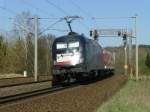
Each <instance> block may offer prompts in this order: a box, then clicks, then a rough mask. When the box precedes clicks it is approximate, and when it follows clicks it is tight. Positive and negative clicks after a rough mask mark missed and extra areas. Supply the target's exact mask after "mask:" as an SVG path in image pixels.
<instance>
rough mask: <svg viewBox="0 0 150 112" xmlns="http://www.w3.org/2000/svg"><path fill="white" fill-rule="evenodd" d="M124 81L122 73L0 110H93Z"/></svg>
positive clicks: (88, 111)
mask: <svg viewBox="0 0 150 112" xmlns="http://www.w3.org/2000/svg"><path fill="white" fill-rule="evenodd" d="M124 82H125V79H124V77H123V76H122V75H114V76H112V77H110V78H108V79H105V80H102V81H98V82H96V83H91V84H87V85H81V86H79V87H75V88H72V89H69V90H65V91H59V92H56V93H53V94H47V95H44V96H40V97H34V98H30V99H28V100H23V101H19V102H16V103H13V104H9V105H5V106H2V107H0V112H93V111H95V109H96V108H97V107H99V106H100V104H101V103H102V102H104V101H105V100H106V99H108V98H109V97H110V96H112V95H113V94H114V93H115V92H116V91H117V90H118V89H119V88H120V87H121V85H122V84H123V83H124Z"/></svg>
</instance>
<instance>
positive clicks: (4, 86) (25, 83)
mask: <svg viewBox="0 0 150 112" xmlns="http://www.w3.org/2000/svg"><path fill="white" fill-rule="evenodd" d="M49 81H52V80H43V81H38V82H24V83H17V84H10V85H2V86H1V85H0V89H2V88H7V87H14V86H22V85H30V84H38V83H42V82H49Z"/></svg>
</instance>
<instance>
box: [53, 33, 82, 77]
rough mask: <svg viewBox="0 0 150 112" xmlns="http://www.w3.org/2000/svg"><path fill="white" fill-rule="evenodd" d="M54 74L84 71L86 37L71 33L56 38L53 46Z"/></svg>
mask: <svg viewBox="0 0 150 112" xmlns="http://www.w3.org/2000/svg"><path fill="white" fill-rule="evenodd" d="M52 57H53V75H60V74H61V75H62V74H65V73H68V72H74V71H82V70H81V66H82V64H83V63H84V38H83V37H82V36H81V35H78V34H71V35H66V36H62V37H59V38H56V39H55V41H54V43H53V47H52Z"/></svg>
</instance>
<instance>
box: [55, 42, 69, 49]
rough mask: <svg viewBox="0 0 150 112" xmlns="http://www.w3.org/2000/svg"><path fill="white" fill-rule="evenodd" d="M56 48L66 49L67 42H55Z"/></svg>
mask: <svg viewBox="0 0 150 112" xmlns="http://www.w3.org/2000/svg"><path fill="white" fill-rule="evenodd" d="M56 48H57V49H66V48H67V43H57V45H56Z"/></svg>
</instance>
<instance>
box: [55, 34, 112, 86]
mask: <svg viewBox="0 0 150 112" xmlns="http://www.w3.org/2000/svg"><path fill="white" fill-rule="evenodd" d="M52 59H53V84H56V83H62V82H72V81H74V80H81V79H82V78H83V77H88V78H94V77H96V76H99V75H101V74H104V73H105V72H111V73H113V72H114V66H113V65H114V58H113V55H112V53H110V52H108V51H106V50H104V49H102V47H101V46H100V45H99V44H98V42H97V41H96V40H92V39H88V38H86V37H85V36H84V35H79V34H77V33H74V32H70V33H69V34H68V35H65V36H61V37H59V38H56V39H55V40H54V43H53V46H52Z"/></svg>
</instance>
